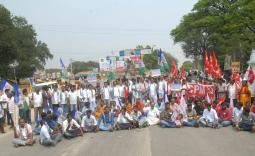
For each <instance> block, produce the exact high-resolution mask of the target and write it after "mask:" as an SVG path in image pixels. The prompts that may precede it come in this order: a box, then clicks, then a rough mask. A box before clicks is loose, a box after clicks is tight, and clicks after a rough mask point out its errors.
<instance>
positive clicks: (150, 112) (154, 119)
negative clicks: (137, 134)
mask: <svg viewBox="0 0 255 156" xmlns="http://www.w3.org/2000/svg"><path fill="white" fill-rule="evenodd" d="M144 113H145V114H146V116H147V122H148V124H149V125H150V126H152V125H157V124H159V121H160V116H159V115H160V113H159V110H158V109H157V108H156V107H155V103H154V102H153V101H151V103H150V107H146V108H144Z"/></svg>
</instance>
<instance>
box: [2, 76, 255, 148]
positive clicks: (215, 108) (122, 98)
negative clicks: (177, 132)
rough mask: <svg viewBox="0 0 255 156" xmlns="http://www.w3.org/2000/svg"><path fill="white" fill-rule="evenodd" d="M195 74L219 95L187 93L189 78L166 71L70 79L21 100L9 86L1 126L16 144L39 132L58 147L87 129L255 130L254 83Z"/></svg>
mask: <svg viewBox="0 0 255 156" xmlns="http://www.w3.org/2000/svg"><path fill="white" fill-rule="evenodd" d="M195 76H196V75H195ZM195 76H194V75H192V76H191V77H187V80H188V81H189V82H192V83H201V84H210V85H214V86H215V99H213V100H208V99H207V98H206V97H199V96H194V97H190V96H187V91H188V90H189V87H188V83H187V82H186V80H185V79H181V78H175V79H174V80H172V79H171V78H169V77H168V76H163V75H162V76H160V77H136V78H132V79H127V78H122V79H115V80H112V81H106V82H104V84H103V85H102V84H101V85H100V83H98V84H97V85H96V86H93V85H92V84H89V83H88V82H82V83H81V84H80V85H79V86H78V85H71V84H67V83H66V84H64V85H55V86H52V87H43V88H42V89H39V88H35V89H34V92H31V93H28V90H27V89H23V90H22V92H21V93H20V95H19V96H20V97H19V102H18V103H16V102H15V99H14V93H13V92H11V91H10V90H8V89H6V90H4V91H1V92H0V126H1V129H0V130H1V132H4V124H5V122H7V124H9V125H10V126H11V127H13V128H14V139H13V144H14V145H15V146H16V147H18V146H25V145H33V144H34V143H35V142H36V141H35V139H34V137H33V136H34V135H39V138H40V139H39V143H40V144H42V145H45V146H55V145H56V144H57V143H58V142H60V141H61V139H62V138H66V139H72V138H75V137H78V136H83V135H84V134H85V133H90V132H98V131H110V132H113V131H116V130H130V129H135V128H145V127H148V126H153V125H159V126H160V127H162V128H181V127H183V126H188V127H196V128H198V127H211V128H216V129H217V128H221V127H227V126H233V128H234V129H236V130H238V131H250V132H255V102H254V96H255V82H253V83H249V82H247V80H245V79H244V80H242V81H241V82H240V84H237V82H235V81H233V80H224V79H218V80H209V79H199V78H197V77H195ZM194 77H195V78H194ZM174 83H179V84H181V89H180V90H173V89H172V86H173V84H174ZM222 99H223V100H222ZM32 108H33V109H32ZM31 111H34V113H33V114H34V119H33V120H32V119H31ZM32 121H35V123H33V124H32Z"/></svg>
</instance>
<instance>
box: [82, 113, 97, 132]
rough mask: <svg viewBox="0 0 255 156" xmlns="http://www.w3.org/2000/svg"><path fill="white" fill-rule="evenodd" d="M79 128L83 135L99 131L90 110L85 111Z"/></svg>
mask: <svg viewBox="0 0 255 156" xmlns="http://www.w3.org/2000/svg"><path fill="white" fill-rule="evenodd" d="M81 128H82V130H83V132H84V133H87V132H97V131H98V130H99V128H98V126H97V120H96V117H95V116H94V115H92V110H87V112H86V115H85V116H84V117H83V118H82V120H81Z"/></svg>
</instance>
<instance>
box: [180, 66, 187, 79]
mask: <svg viewBox="0 0 255 156" xmlns="http://www.w3.org/2000/svg"><path fill="white" fill-rule="evenodd" d="M181 79H182V80H185V79H186V75H185V70H184V68H183V66H182V68H181Z"/></svg>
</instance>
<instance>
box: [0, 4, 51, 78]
mask: <svg viewBox="0 0 255 156" xmlns="http://www.w3.org/2000/svg"><path fill="white" fill-rule="evenodd" d="M36 36H37V34H36V32H35V30H34V29H33V26H32V25H30V24H28V22H27V21H26V19H25V18H23V17H17V16H12V15H11V13H10V12H9V11H8V10H7V9H6V8H5V7H4V6H2V5H0V61H1V67H0V77H3V78H6V79H13V78H14V73H13V72H10V71H13V70H12V68H13V67H11V66H10V65H11V64H12V63H13V62H17V63H18V64H17V66H16V67H15V70H16V77H17V78H18V79H19V78H25V77H30V76H32V75H33V73H34V71H35V70H36V69H43V67H44V65H45V63H46V60H47V59H51V58H52V57H53V56H52V54H51V53H50V51H49V49H48V47H47V45H46V44H45V43H43V42H41V41H38V40H37V39H36Z"/></svg>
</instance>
